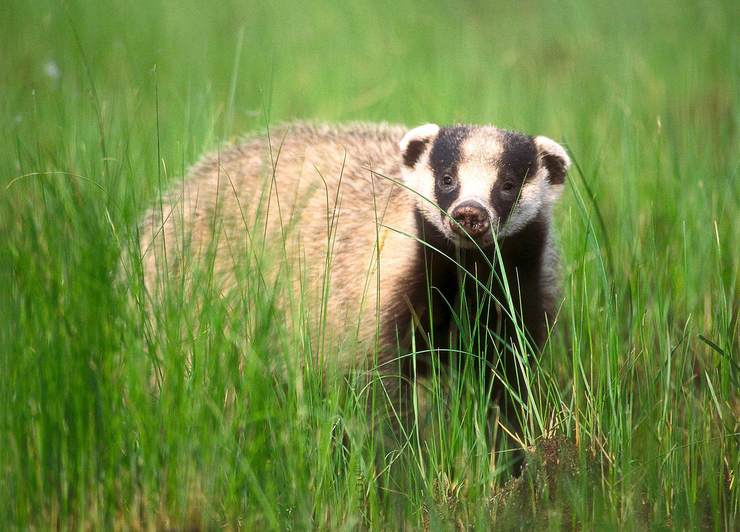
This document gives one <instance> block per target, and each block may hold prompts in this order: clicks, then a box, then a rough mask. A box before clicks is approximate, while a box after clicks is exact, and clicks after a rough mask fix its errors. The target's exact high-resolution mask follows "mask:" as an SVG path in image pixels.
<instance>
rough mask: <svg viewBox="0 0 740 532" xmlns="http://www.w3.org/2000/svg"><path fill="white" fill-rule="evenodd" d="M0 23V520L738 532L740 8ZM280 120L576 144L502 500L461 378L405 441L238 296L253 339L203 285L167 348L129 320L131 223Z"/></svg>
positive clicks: (440, 9)
mask: <svg viewBox="0 0 740 532" xmlns="http://www.w3.org/2000/svg"><path fill="white" fill-rule="evenodd" d="M0 12H1V15H0V35H2V37H1V39H2V41H0V42H2V48H3V50H4V53H3V54H0V94H2V98H0V127H1V128H2V131H3V132H4V134H3V135H2V136H0V375H2V378H0V405H2V406H0V475H1V476H2V479H3V480H2V482H0V501H1V502H0V522H1V523H3V527H4V528H11V529H12V528H15V529H26V528H40V529H46V528H59V527H61V528H90V527H92V528H111V527H114V528H155V527H176V528H180V527H188V526H194V527H202V528H216V527H220V526H225V527H228V528H240V527H241V528H246V529H254V528H257V527H260V526H261V527H267V528H270V529H273V528H286V529H304V528H343V529H352V528H398V527H406V528H418V527H422V526H426V527H429V528H431V529H437V528H440V527H444V528H455V527H463V526H470V527H478V528H482V529H488V528H489V527H490V526H492V524H493V525H497V526H501V527H513V528H517V527H528V526H537V527H538V528H539V527H543V526H548V527H550V528H554V529H558V528H571V527H576V526H578V527H583V528H586V529H591V528H595V527H597V526H607V527H609V528H617V527H623V526H624V527H627V528H632V529H634V528H658V529H660V528H674V527H675V528H696V527H700V526H701V527H707V528H711V529H719V530H722V529H732V528H733V527H734V526H736V525H737V524H738V522H739V521H740V490H739V489H738V481H739V480H738V475H739V473H740V452H739V447H740V421H738V420H739V419H740V394H739V393H738V389H740V366H739V364H740V360H739V359H738V320H737V315H738V308H740V297H739V296H738V293H739V289H738V279H739V277H740V275H739V272H740V270H739V265H738V262H739V259H740V256H739V253H738V235H740V216H739V215H738V214H739V213H740V209H739V207H740V186H739V185H738V183H740V181H739V180H738V163H739V162H740V160H739V155H740V149H738V148H740V143H739V142H738V122H739V118H740V105H739V102H738V81H739V80H738V73H740V45H739V44H738V43H740V39H739V38H738V37H739V36H740V35H739V33H740V32H739V31H738V26H737V22H736V21H737V19H738V15H739V14H740V13H738V8H737V6H736V5H735V3H733V2H729V1H728V2H724V1H719V2H679V3H676V2H669V1H663V0H659V1H657V2H650V3H648V4H645V3H642V2H633V1H627V2H621V3H619V4H608V3H603V2H594V3H590V2H589V3H587V2H574V1H570V2H565V3H557V4H555V3H548V2H537V1H533V2H526V3H514V2H511V3H507V2H502V3H498V4H496V5H493V4H491V3H483V2H481V3H478V2H465V3H459V2H442V1H437V2H432V3H427V4H425V6H424V7H423V8H422V7H420V6H419V5H418V4H417V3H412V2H398V1H394V2H390V1H386V0H379V1H375V2H372V3H370V2H368V3H364V2H363V3H345V4H342V5H340V4H337V3H334V2H327V1H321V0H318V1H315V2H308V3H307V4H306V5H305V6H304V7H302V8H300V9H297V8H296V7H295V6H294V5H291V3H289V2H269V3H265V2H223V3H220V4H219V5H218V7H214V6H206V5H205V4H203V3H199V2H192V1H190V0H185V1H183V2H163V1H150V2H114V1H111V0H105V1H101V2H95V3H90V2H80V1H65V2H61V1H60V2H55V1H45V0H31V1H24V2H21V1H14V0H11V1H10V2H6V3H5V4H4V5H3V7H2V10H1V11H0ZM294 117H305V118H318V119H322V120H337V121H338V120H354V119H367V120H388V121H399V122H404V123H407V124H409V125H415V124H419V123H423V122H427V121H435V122H438V123H451V122H457V121H460V122H493V123H495V124H497V125H499V126H501V127H506V128H514V129H518V130H523V131H526V132H529V133H536V134H546V135H548V136H551V137H553V138H556V139H560V140H562V141H564V142H565V144H566V145H567V146H568V148H569V151H570V153H571V154H572V156H573V158H574V160H575V162H576V164H575V167H574V169H573V170H572V171H571V173H570V176H569V180H568V185H569V187H568V189H567V191H566V193H565V194H564V197H563V200H562V202H561V206H560V207H559V209H558V211H557V213H556V219H557V225H558V227H559V232H560V237H561V242H562V246H563V252H564V263H565V265H566V268H565V272H564V302H563V305H562V310H561V312H560V316H559V323H558V324H557V329H556V331H557V332H556V336H555V337H554V339H553V341H552V342H551V343H550V344H549V345H548V348H547V349H546V352H545V353H544V355H543V356H542V357H541V359H540V362H541V363H540V365H538V366H537V367H533V368H531V371H530V375H529V381H530V383H531V386H532V388H533V394H532V397H531V402H530V404H529V405H528V408H529V412H530V416H529V417H528V420H529V423H530V424H529V430H528V433H527V439H528V442H527V443H529V444H531V445H533V448H534V449H536V451H535V452H534V453H533V455H532V456H531V457H530V464H531V465H530V467H528V469H527V471H525V473H524V475H523V476H522V477H521V478H520V479H519V480H510V468H509V466H508V465H507V460H506V457H507V453H506V451H507V449H508V446H507V444H506V442H505V440H500V439H496V440H495V441H493V442H492V441H491V439H490V438H487V437H486V436H485V434H484V432H485V430H483V429H481V423H482V424H483V425H485V414H484V413H483V411H484V410H485V409H484V408H483V406H482V405H484V403H483V402H482V401H484V399H483V398H481V394H480V390H478V389H476V387H475V386H470V385H469V383H470V382H471V379H470V378H467V377H470V376H467V377H466V375H465V372H466V371H467V370H465V369H461V370H460V372H459V373H460V374H459V375H457V376H454V375H453V377H452V379H451V384H450V386H449V388H450V389H449V390H447V391H446V393H445V394H439V393H435V394H433V401H432V403H433V404H434V405H436V408H437V412H439V414H438V415H437V416H432V417H433V418H434V419H433V420H432V422H431V425H432V430H431V431H430V432H429V434H428V435H427V437H425V438H422V437H419V438H417V437H416V434H417V433H415V432H413V428H412V429H411V430H412V433H411V436H412V437H411V439H410V440H409V441H410V443H409V444H403V443H402V444H394V443H393V442H390V443H389V442H388V441H387V440H388V438H387V432H386V431H385V430H384V428H383V426H382V422H376V419H375V418H374V417H373V416H369V415H368V410H367V408H366V407H365V405H364V397H367V396H360V391H362V386H361V384H362V383H361V382H359V381H358V382H352V378H350V377H348V379H349V381H350V382H346V380H345V378H344V377H342V376H341V375H332V374H330V373H326V374H324V372H323V371H322V368H316V367H312V366H310V365H308V366H306V367H305V368H303V369H298V368H296V367H295V364H294V363H291V360H295V358H294V357H295V353H296V352H298V353H304V352H306V343H305V342H306V338H305V337H302V336H301V335H300V334H295V333H292V332H291V331H287V330H286V329H285V326H284V324H283V323H282V321H284V320H281V319H280V315H279V314H278V313H277V311H276V309H275V307H274V304H273V301H274V296H275V294H274V293H272V292H271V291H270V290H253V291H249V292H248V293H247V294H246V295H245V296H244V297H243V298H242V303H243V305H244V307H243V310H244V312H243V313H242V314H241V316H242V318H241V321H240V322H239V323H238V324H237V326H236V328H235V330H236V331H240V332H241V333H244V334H241V335H240V334H236V333H234V334H223V333H222V331H223V330H224V327H223V324H224V321H225V320H226V319H227V318H228V316H227V314H226V311H225V308H224V305H223V302H220V301H219V300H218V299H217V298H215V297H213V291H212V289H211V288H210V287H209V285H208V283H207V282H204V283H202V285H200V286H199V290H201V291H202V298H203V301H204V305H203V309H202V311H198V312H196V310H194V309H193V308H191V307H192V305H188V304H187V303H188V302H187V301H182V300H180V301H178V300H177V298H173V299H172V301H171V302H170V304H169V305H168V306H167V307H166V308H164V309H162V312H164V313H165V314H166V317H165V319H164V326H162V327H161V328H157V329H153V328H152V327H150V324H149V323H148V318H147V315H146V313H145V312H142V311H140V310H137V309H136V307H133V308H132V307H131V306H130V305H128V304H127V302H128V297H129V293H131V292H133V293H134V294H139V295H140V294H141V293H142V287H141V286H140V283H138V282H137V279H136V276H135V275H132V276H130V277H128V278H127V281H128V283H124V286H121V284H120V283H116V282H115V280H116V275H117V273H116V272H117V267H118V266H117V265H118V257H119V256H120V254H121V252H122V251H123V250H127V249H129V248H130V246H131V245H132V243H133V242H134V240H135V233H134V227H135V225H136V221H137V219H138V217H139V216H140V215H141V213H142V212H143V210H144V209H146V208H147V207H148V206H149V205H151V204H153V203H154V202H155V201H156V198H157V197H158V194H159V193H160V192H161V191H162V190H164V189H165V188H166V187H167V186H168V184H169V183H172V182H174V181H175V179H176V178H177V176H180V175H182V174H183V173H184V172H185V171H186V169H187V167H188V166H189V165H190V164H192V163H193V162H195V161H196V160H197V159H198V157H199V155H200V154H202V153H203V152H204V151H205V150H206V149H210V148H213V147H215V146H217V145H219V143H221V142H223V141H225V140H228V139H230V138H233V137H234V136H235V135H238V134H240V133H243V132H246V131H250V130H253V129H255V128H260V127H264V125H265V124H266V123H275V122H279V121H280V120H283V119H289V118H294ZM249 275H250V274H249V273H248V274H247V280H249ZM196 318H197V320H198V321H195V319H196ZM194 323H197V325H194ZM153 352H158V353H160V354H161V355H160V359H157V358H155V357H153V356H152V355H151V353H153ZM291 357H293V358H291ZM188 360H190V361H191V362H192V364H193V366H192V371H191V372H189V373H187V372H183V371H182V368H183V367H184V365H185V364H186V362H188ZM281 360H282V361H284V365H285V366H287V367H288V370H286V371H282V372H279V371H269V370H270V369H271V368H274V366H275V364H277V363H279V361H281ZM158 371H161V372H162V373H163V374H164V375H168V376H169V377H168V378H166V379H165V380H164V381H163V382H162V384H161V386H160V387H158V388H157V392H156V393H154V392H153V388H152V386H151V381H152V375H155V374H156V373H157V372H158ZM473 377H474V376H473ZM472 381H473V382H474V379H472ZM466 383H468V384H466ZM441 386H442V385H437V387H436V388H437V391H439V388H440V387H441ZM373 389H375V387H373ZM381 398H382V397H381ZM443 401H445V402H446V413H444V414H443V413H441V412H442V410H441V408H442V407H441V406H440V405H441V404H442V402H443ZM435 419H436V421H435Z"/></svg>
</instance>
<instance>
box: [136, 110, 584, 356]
mask: <svg viewBox="0 0 740 532" xmlns="http://www.w3.org/2000/svg"><path fill="white" fill-rule="evenodd" d="M569 164H570V160H569V158H568V156H567V154H566V152H565V150H564V149H563V148H562V147H561V146H560V145H558V144H557V143H556V142H554V141H552V140H550V139H548V138H546V137H530V136H527V135H523V134H519V133H513V132H508V131H504V130H501V129H498V128H495V127H492V126H467V125H460V126H453V127H439V126H437V125H434V124H427V125H423V126H420V127H417V128H414V129H411V130H407V129H406V128H404V127H402V126H398V125H388V124H366V123H353V124H347V125H343V126H333V125H323V124H306V123H289V124H286V125H283V126H280V127H277V128H274V129H272V130H270V131H269V135H258V136H253V137H251V138H248V139H246V140H244V141H243V142H240V143H237V144H235V145H232V146H230V147H227V148H226V149H224V150H221V151H219V152H218V153H215V154H212V155H209V156H207V157H205V158H204V159H203V160H202V161H201V162H199V163H198V164H196V165H195V166H194V167H193V168H192V169H191V170H190V172H189V175H188V176H187V177H186V178H185V179H184V180H183V181H182V182H181V183H180V184H179V185H178V186H176V187H174V188H173V190H172V191H171V192H170V193H168V194H166V195H164V197H163V198H162V200H161V202H160V203H158V204H157V205H156V207H154V208H152V209H151V210H150V211H149V213H147V215H146V216H145V217H144V219H143V222H142V225H141V254H142V261H143V262H142V266H143V272H144V280H145V283H146V287H147V289H148V291H149V292H150V293H151V294H152V295H153V296H156V294H159V293H161V290H162V287H163V286H164V285H166V283H167V282H170V281H171V280H172V279H178V280H183V279H188V277H189V272H190V271H191V270H192V269H193V264H197V263H198V261H199V260H200V259H201V258H203V257H206V256H209V257H210V259H211V264H212V271H213V276H214V277H215V278H216V279H217V280H218V283H219V287H220V290H221V292H222V293H223V294H224V295H226V294H228V293H229V291H230V290H232V289H233V288H235V287H236V286H237V285H238V271H239V267H240V264H241V263H243V262H244V261H245V260H246V259H247V257H251V256H252V255H253V254H254V249H255V248H257V247H259V248H260V249H265V248H267V249H272V250H274V251H276V255H277V258H276V260H274V261H273V262H272V263H271V266H269V267H268V268H267V270H268V271H267V272H266V273H267V276H268V277H269V276H270V274H271V273H274V272H275V271H277V270H280V269H281V268H284V267H285V265H286V264H288V265H298V266H297V267H296V268H295V269H294V274H293V275H292V279H293V281H292V282H293V283H294V284H293V291H294V294H295V295H296V297H301V298H303V299H304V300H305V301H304V302H303V306H304V307H305V308H307V309H308V315H309V318H308V320H307V321H306V323H305V324H304V325H305V326H307V327H308V328H309V329H312V328H314V326H315V329H316V330H318V329H319V324H320V323H324V324H325V330H326V331H328V334H327V335H325V337H323V338H321V339H317V341H319V342H322V344H326V345H322V346H319V349H317V352H319V351H321V350H322V349H324V350H325V351H324V352H326V353H331V352H336V353H345V354H341V355H337V357H340V359H339V360H335V361H334V362H336V363H338V364H339V365H340V366H342V367H347V368H349V367H353V366H355V367H356V366H358V365H363V364H365V365H367V364H368V363H372V364H378V367H384V366H385V365H386V364H387V363H388V362H389V361H391V360H395V359H396V357H398V356H399V354H403V353H407V352H408V351H409V350H410V349H411V346H412V343H413V345H414V346H415V347H416V349H417V351H423V350H425V349H427V348H436V349H438V351H437V352H436V354H435V355H431V354H429V355H427V356H428V358H431V357H432V356H438V357H439V359H440V360H445V359H446V358H447V355H446V354H445V353H446V351H444V350H443V349H440V347H441V346H444V345H445V344H449V343H450V342H451V341H452V339H453V338H454V332H453V331H451V329H454V327H452V324H453V323H454V320H453V316H454V315H455V313H456V312H458V311H459V307H460V301H461V300H465V301H466V302H467V303H468V306H469V307H470V308H474V309H475V308H477V309H478V310H477V311H476V312H478V319H476V320H471V321H475V322H478V323H479V324H480V327H481V330H480V331H478V332H477V333H476V334H477V338H478V340H477V341H476V342H477V344H476V345H479V346H480V345H482V344H486V345H487V346H490V345H491V344H493V347H490V348H489V347H487V348H486V349H487V350H488V351H487V352H488V353H489V354H487V355H486V356H487V357H488V358H490V356H491V355H490V353H491V352H494V351H495V352H497V353H501V352H503V351H505V348H502V346H503V345H507V344H513V343H516V342H519V343H521V342H522V338H524V336H523V335H521V333H520V334H517V330H518V329H517V328H516V327H514V326H513V324H514V323H515V322H516V323H519V324H523V326H524V330H525V331H526V338H527V339H528V341H529V342H528V343H529V345H530V347H531V348H533V349H532V350H533V351H536V349H537V348H539V347H541V346H542V344H543V342H544V341H545V340H546V337H547V334H548V323H550V324H551V323H552V321H553V319H554V309H555V304H556V299H557V289H558V286H557V285H558V282H557V262H558V254H557V251H556V247H555V245H554V239H553V232H552V229H551V218H552V215H551V211H552V207H553V205H554V204H555V202H556V200H557V199H558V197H559V195H560V193H561V191H562V188H563V183H564V178H565V174H566V171H567V169H568V166H569ZM258 240H260V241H261V243H260V244H259V245H258V244H257V241H258ZM507 284H508V287H509V290H508V291H507V290H505V289H504V288H503V286H506V285H507ZM507 294H510V296H511V297H510V298H509V297H507ZM481 295H483V296H486V297H481ZM483 299H487V300H488V301H494V304H493V305H487V306H486V308H485V309H484V311H483V312H481V311H480V309H481V305H479V304H478V305H477V306H476V303H475V302H476V301H481V300H483ZM471 302H472V303H473V304H472V305H471ZM291 303H292V302H291V301H283V304H284V305H286V308H287V306H290V304H291ZM288 314H290V313H289V312H288V311H287V310H286V316H287V315H288ZM287 319H288V321H290V317H288V318H287ZM347 342H351V345H352V346H353V347H352V349H349V350H347V349H342V347H343V346H346V345H350V344H348V343H347ZM525 343H526V340H525ZM346 353H351V354H350V355H348V354H346ZM375 356H377V358H375ZM506 363H507V362H506V361H505V360H504V364H506ZM508 364H509V366H514V365H515V364H514V363H513V362H511V361H509V362H508ZM395 369H398V368H397V367H396V368H395Z"/></svg>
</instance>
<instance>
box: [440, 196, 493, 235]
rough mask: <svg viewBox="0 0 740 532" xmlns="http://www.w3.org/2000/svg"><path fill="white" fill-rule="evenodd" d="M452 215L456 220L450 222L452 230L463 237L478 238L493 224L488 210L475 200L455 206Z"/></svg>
mask: <svg viewBox="0 0 740 532" xmlns="http://www.w3.org/2000/svg"><path fill="white" fill-rule="evenodd" d="M451 216H452V219H453V220H454V222H451V223H450V226H451V227H452V230H453V231H455V232H456V233H457V234H458V235H460V236H462V237H466V236H471V237H473V238H478V237H480V236H483V235H484V234H485V233H486V232H487V231H488V228H489V227H490V225H491V219H490V218H489V216H488V211H487V210H486V209H485V207H483V206H482V205H481V204H479V203H477V202H475V201H466V202H464V203H461V204H460V205H458V206H457V207H455V209H454V210H453V211H452V213H451ZM455 222H457V223H455ZM466 233H467V235H466Z"/></svg>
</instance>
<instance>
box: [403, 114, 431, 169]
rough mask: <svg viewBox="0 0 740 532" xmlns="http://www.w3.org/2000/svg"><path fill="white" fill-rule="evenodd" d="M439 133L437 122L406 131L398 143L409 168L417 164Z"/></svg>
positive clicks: (404, 162)
mask: <svg viewBox="0 0 740 532" xmlns="http://www.w3.org/2000/svg"><path fill="white" fill-rule="evenodd" d="M437 133H439V126H438V125H437V124H424V125H423V126H419V127H415V128H414V129H412V130H410V131H409V132H408V133H406V134H405V135H404V136H403V138H402V139H401V142H399V143H398V145H399V147H400V148H401V153H402V154H403V164H404V165H405V166H406V167H408V168H413V167H414V166H416V163H418V162H419V158H420V157H421V155H422V154H423V153H424V150H426V149H427V145H428V144H429V142H430V141H431V140H432V139H433V138H434V137H436V136H437Z"/></svg>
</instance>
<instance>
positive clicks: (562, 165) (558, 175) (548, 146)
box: [534, 136, 570, 185]
mask: <svg viewBox="0 0 740 532" xmlns="http://www.w3.org/2000/svg"><path fill="white" fill-rule="evenodd" d="M534 142H535V144H536V145H537V152H538V156H539V158H540V161H541V162H542V164H543V165H544V167H545V168H546V169H547V173H548V180H549V181H550V184H552V185H562V184H563V183H564V182H565V174H566V173H567V172H568V168H570V157H568V154H567V153H566V152H565V149H564V148H563V147H562V146H561V145H560V144H558V143H557V142H555V141H554V140H552V139H549V138H547V137H541V136H540V137H535V139H534Z"/></svg>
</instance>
